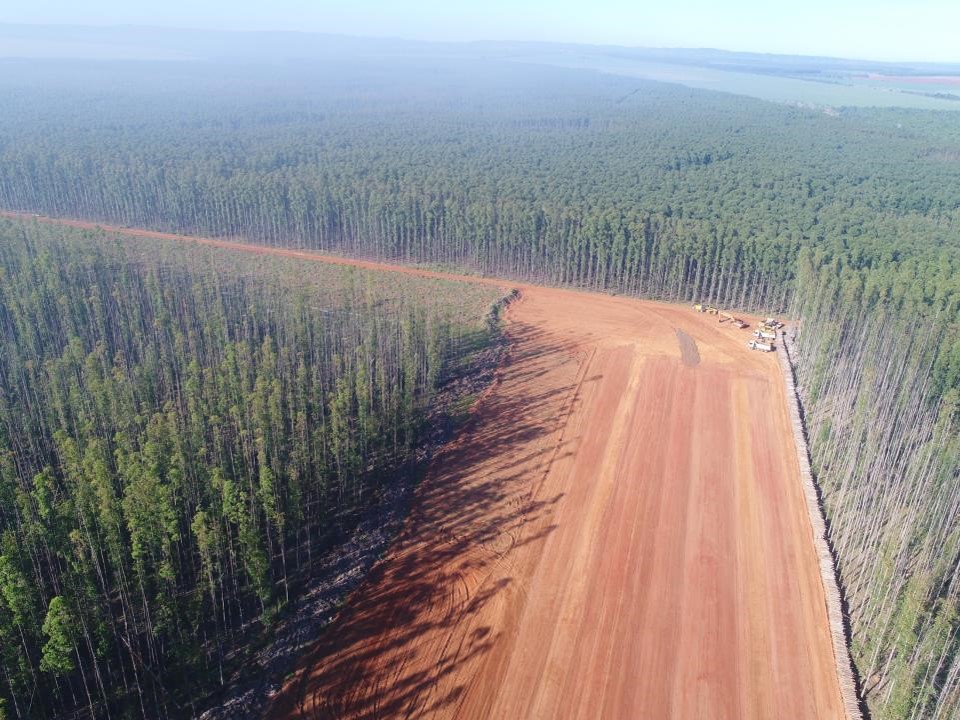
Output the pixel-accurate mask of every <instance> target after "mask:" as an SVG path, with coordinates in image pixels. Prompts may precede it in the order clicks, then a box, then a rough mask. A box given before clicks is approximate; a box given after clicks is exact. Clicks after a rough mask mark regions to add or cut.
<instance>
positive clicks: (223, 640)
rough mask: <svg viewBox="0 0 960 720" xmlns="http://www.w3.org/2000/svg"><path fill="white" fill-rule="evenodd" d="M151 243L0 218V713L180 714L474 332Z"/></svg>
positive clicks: (387, 457)
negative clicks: (87, 235) (141, 244)
mask: <svg viewBox="0 0 960 720" xmlns="http://www.w3.org/2000/svg"><path fill="white" fill-rule="evenodd" d="M64 232H66V237H61V236H60V235H59V234H60V233H64ZM162 245H163V243H159V244H154V245H153V246H152V247H148V248H143V247H140V248H136V247H132V246H124V245H121V244H119V243H113V242H109V241H106V240H102V239H91V238H85V237H82V236H81V235H80V234H79V233H77V232H76V231H72V232H71V231H63V230H59V231H58V230H55V229H46V228H39V227H34V228H27V227H25V226H21V225H16V224H12V223H6V222H2V221H0V278H2V283H0V388H2V392H0V698H4V699H5V701H4V703H3V704H2V705H0V713H2V712H6V713H7V714H8V715H10V716H13V717H54V716H66V715H67V714H69V713H70V712H71V711H73V710H75V709H77V708H87V709H89V711H90V714H91V715H93V716H96V717H106V716H126V715H133V716H138V715H143V716H147V717H157V716H160V717H166V716H171V717H185V716H189V715H191V714H192V711H191V709H190V708H191V707H192V706H191V705H190V702H191V701H192V700H194V699H196V698H197V697H202V696H203V694H204V693H205V692H206V691H208V690H209V689H210V688H211V687H216V686H217V685H218V683H217V678H218V677H219V678H220V679H221V681H222V677H223V672H224V662H225V660H224V656H225V654H226V653H228V652H231V653H233V652H235V651H236V647H235V646H236V642H237V639H238V638H245V637H249V634H246V635H244V632H245V631H246V630H249V627H250V624H251V623H252V622H253V621H258V622H263V623H266V624H269V623H270V620H271V617H272V616H273V615H274V614H275V613H276V612H277V610H278V609H279V608H281V607H283V606H284V605H285V603H286V602H287V601H288V600H289V580H290V577H291V576H292V575H293V574H295V573H296V572H297V571H298V569H300V568H302V567H305V566H306V565H308V564H309V561H310V556H311V553H313V552H314V548H315V547H319V546H320V544H321V542H322V540H323V538H324V537H325V536H327V535H328V534H329V533H330V532H331V530H332V529H334V528H335V527H337V526H338V524H343V523H347V522H348V518H347V517H346V516H347V515H348V514H349V512H350V511H351V510H352V509H354V508H357V507H360V506H362V504H363V503H364V501H365V499H366V496H367V495H368V494H371V493H376V492H378V487H380V483H382V482H385V481H387V480H389V476H390V473H392V472H394V471H395V470H396V468H397V467H398V465H399V464H400V463H402V462H403V461H404V460H405V458H407V457H408V455H409V453H410V451H411V448H413V447H414V445H415V444H416V443H418V442H419V439H420V432H421V418H422V413H423V411H424V409H425V406H426V404H427V403H428V402H429V400H430V397H431V393H432V391H433V388H434V387H435V386H436V384H437V382H438V381H439V380H441V379H442V375H443V374H444V373H445V372H446V371H447V370H448V369H449V368H450V367H452V366H453V365H452V364H455V363H456V362H457V360H458V355H462V353H463V352H466V350H467V349H468V348H469V347H470V343H469V342H468V341H469V337H468V335H469V333H472V332H476V331H480V330H481V329H482V323H481V318H482V310H481V311H480V312H479V313H477V317H476V318H475V320H476V322H474V323H472V324H463V323H460V321H459V320H455V319H454V318H453V317H451V313H446V312H442V311H441V310H440V309H439V306H438V305H433V306H430V305H428V304H425V303H423V302H422V301H420V300H419V299H418V298H417V296H416V294H415V293H409V296H407V295H404V293H402V292H401V291H400V289H399V288H398V287H397V286H396V285H394V286H393V287H390V288H388V287H385V286H383V285H382V284H381V285H377V284H371V283H362V282H350V283H342V286H341V287H339V288H333V289H331V287H330V286H329V284H327V285H326V287H324V286H323V285H322V284H320V283H318V282H317V281H310V280H304V277H303V276H304V273H303V272H302V271H297V270H294V269H291V265H290V263H287V264H286V265H279V266H276V267H273V266H270V265H269V262H268V261H267V262H266V263H265V261H260V260H257V261H255V260H250V259H244V258H239V259H238V258H231V257H230V255H229V254H225V253H223V252H219V253H217V252H213V251H209V250H201V249H189V250H188V249H183V250H173V249H169V248H168V249H166V250H164V249H163V248H162V247H161V246H162ZM264 264H267V266H266V267H264V266H263V265H264ZM312 272H313V273H314V274H315V273H316V270H313V271H312ZM326 272H327V276H326V280H327V283H329V282H331V281H333V282H335V281H336V280H337V278H336V277H335V276H333V275H331V274H330V271H329V270H328V271H326ZM431 289H433V290H437V288H435V287H434V288H431ZM420 291H421V292H422V291H423V289H422V288H421V289H420ZM398 293H399V294H398ZM451 298H453V296H452V294H451ZM456 302H457V301H456V299H452V300H451V304H455V303H456ZM478 307H482V306H480V305H478ZM458 323H459V324H458ZM390 481H392V480H390Z"/></svg>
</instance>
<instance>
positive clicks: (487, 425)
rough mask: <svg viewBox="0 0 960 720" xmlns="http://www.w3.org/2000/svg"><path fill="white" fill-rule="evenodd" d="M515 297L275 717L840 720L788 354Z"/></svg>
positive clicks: (613, 304)
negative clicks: (388, 535) (793, 424)
mask: <svg viewBox="0 0 960 720" xmlns="http://www.w3.org/2000/svg"><path fill="white" fill-rule="evenodd" d="M19 217H21V218H22V217H23V216H19ZM57 222H63V221H57ZM67 224H71V225H75V226H82V227H83V226H85V227H91V228H92V227H95V226H96V225H95V224H91V223H77V222H68V223H67ZM100 227H104V228H105V229H108V230H110V231H112V232H117V233H125V234H132V235H137V236H142V237H164V238H171V239H179V240H191V241H195V242H203V243H207V244H214V245H219V246H224V247H233V248H235V249H237V250H242V251H246V252H260V253H276V254H282V255H291V256H296V257H303V258H305V259H311V260H321V261H323V262H338V263H348V264H351V265H358V266H362V267H367V268H371V269H379V270H390V271H396V272H404V273H415V274H419V275H425V276H431V277H451V278H456V279H461V280H464V281H470V282H489V283H495V284H498V285H503V284H504V282H503V281H500V280H482V279H477V278H471V277H462V278H460V277H457V276H453V275H449V274H446V273H435V272H429V271H422V270H418V269H415V268H410V267H396V266H388V265H382V264H379V263H372V262H364V261H354V260H347V259H343V258H329V257H327V256H319V255H316V254H313V253H308V252H301V251H295V250H283V249H276V248H264V247H260V246H253V245H248V244H244V243H232V242H228V241H219V240H197V239H196V238H185V237H183V236H175V235H169V234H166V233H153V232H149V231H136V230H128V229H120V228H110V227H107V226H102V225H101V226H100ZM519 286H520V287H521V288H522V299H521V300H520V301H519V302H517V303H515V304H513V305H512V306H511V307H510V308H509V310H508V312H507V314H506V320H507V322H506V326H505V328H506V329H505V331H506V333H507V335H508V336H509V340H510V353H509V357H508V360H507V362H506V363H505V364H504V366H503V367H502V368H501V369H500V371H499V373H498V378H497V381H496V383H495V385H494V387H493V388H492V389H491V391H490V392H489V393H488V394H487V395H486V396H485V397H484V399H483V400H482V401H481V402H480V403H479V404H478V406H477V407H476V409H475V411H474V414H473V416H472V418H471V420H470V421H469V423H468V425H467V427H466V428H465V430H464V431H463V432H462V433H461V434H460V435H459V437H458V438H457V439H456V440H455V441H454V442H452V443H450V444H449V445H448V446H446V447H445V448H443V450H442V451H441V452H440V453H439V454H438V455H437V456H436V458H435V459H434V461H433V462H432V465H431V467H430V468H429V470H428V473H427V477H426V478H425V480H424V481H423V483H422V485H421V486H420V487H419V488H418V491H417V497H416V500H415V502H414V505H413V508H412V510H411V514H410V517H409V519H408V521H407V523H406V525H405V527H404V530H403V531H402V533H401V536H400V537H399V538H398V540H397V541H396V543H395V544H394V546H393V548H392V549H391V550H390V551H389V553H388V554H387V556H386V557H385V558H384V559H383V560H382V561H381V562H380V563H378V565H377V566H376V567H375V568H374V570H373V571H372V572H371V575H370V577H369V578H368V579H367V581H366V582H365V583H364V584H363V585H362V586H361V587H360V588H359V589H358V590H357V591H356V592H355V593H354V595H353V596H352V597H351V598H350V599H349V602H348V604H347V607H346V609H345V610H344V611H343V613H342V614H341V616H340V617H339V618H338V620H337V621H336V622H335V623H334V624H333V625H332V626H331V627H330V628H328V629H327V630H326V631H325V632H324V633H323V634H322V636H321V637H319V638H318V639H317V642H316V644H315V645H314V646H313V648H312V649H311V650H309V651H308V652H307V653H306V654H305V655H304V656H303V657H302V659H301V661H300V663H299V667H298V669H297V672H296V674H295V675H294V676H292V677H291V678H290V679H289V680H288V681H287V682H286V684H285V685H284V687H283V688H282V690H281V692H280V693H279V694H278V696H277V697H276V699H275V701H274V703H273V705H272V708H271V716H272V717H274V718H294V717H297V718H300V717H302V718H337V719H340V718H510V719H513V718H544V719H547V718H550V719H553V718H625V719H627V718H629V719H633V718H791V719H799V718H842V717H844V713H843V705H842V702H841V697H840V691H839V686H838V681H837V673H836V668H835V664H834V656H833V649H832V645H831V638H830V633H829V629H828V625H827V614H826V609H825V601H824V593H823V587H822V584H821V580H820V575H819V570H818V564H817V558H816V555H815V552H814V549H813V545H812V542H811V528H810V522H809V519H808V516H807V513H806V508H805V505H804V498H803V495H802V490H801V484H800V479H799V467H798V462H797V458H796V453H795V449H794V444H793V438H792V436H791V430H790V424H789V420H788V413H787V405H786V396H785V390H784V386H783V380H782V377H781V375H780V370H779V368H778V366H777V362H776V359H775V358H774V357H771V356H769V355H765V354H761V353H754V352H751V351H750V350H748V349H747V348H746V346H745V345H746V340H747V337H748V332H747V331H745V330H744V331H740V330H736V329H734V328H732V327H730V326H728V325H727V324H723V325H721V324H718V323H717V321H716V319H715V318H714V317H712V316H704V315H699V314H697V313H694V312H693V311H692V310H690V309H689V308H685V307H678V306H674V305H668V304H663V303H653V302H642V301H638V300H632V299H627V298H617V297H610V296H606V295H599V294H590V293H584V292H577V291H572V290H559V289H552V288H543V287H537V286H531V285H523V284H520V285H519ZM691 343H693V344H694V345H693V346H691ZM694 358H695V359H696V361H694Z"/></svg>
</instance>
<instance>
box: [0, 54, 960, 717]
mask: <svg viewBox="0 0 960 720" xmlns="http://www.w3.org/2000/svg"><path fill="white" fill-rule="evenodd" d="M0 106H2V107H3V108H4V111H3V113H2V114H0V209H3V210H7V211H17V212H21V213H37V214H42V215H45V216H51V217H61V218H76V219H84V220H91V221H99V222H104V223H111V224H115V225H122V226H131V227H137V228H148V229H152V230H159V231H171V232H178V233H184V234H191V235H201V236H207V237H219V238H229V239H233V240H239V241H241V242H251V243H258V244H264V245H271V246H278V247H290V248H306V249H311V250H319V251H324V252H334V253H340V254H345V255H351V256H360V257H366V258H377V259H384V260H390V261H399V262H406V263H419V264H425V265H430V266H445V267H453V268H458V269H460V270H462V271H466V272H470V273H474V274H485V275H493V276H496V277H500V278H505V279H516V280H523V281H532V282H537V283H544V284H551V285H561V286H571V287H577V288H582V289H588V290H594V291H602V292H611V293H620V294H626V295H632V296H638V297H643V298H653V299H658V300H668V301H683V302H691V301H695V302H701V301H702V302H710V303H714V304H717V305H722V306H725V307H728V308H737V309H741V310H745V311H754V312H756V313H764V314H774V313H780V314H783V315H785V316H786V317H789V318H790V319H791V321H792V322H791V325H790V331H789V335H790V343H791V351H792V354H793V358H794V360H795V363H796V368H795V369H796V373H797V377H798V389H799V392H800V395H801V400H802V405H803V410H804V415H805V419H806V423H807V432H808V434H809V442H810V449H811V455H812V462H813V469H814V471H815V474H816V476H817V480H818V482H819V484H820V486H821V490H822V493H823V502H824V506H825V509H826V515H827V518H828V521H829V530H830V540H831V544H832V546H833V550H834V552H835V555H836V560H837V563H838V567H839V571H840V577H841V581H842V587H843V590H844V594H845V600H846V605H847V611H848V613H849V621H850V634H851V641H852V651H853V660H854V663H855V665H856V670H857V674H858V676H859V681H860V693H861V696H862V699H863V703H864V707H865V709H867V710H868V711H869V713H870V714H871V716H872V717H874V718H877V719H878V720H879V719H884V720H886V719H887V718H890V719H893V718H904V719H905V718H917V719H919V718H937V719H941V720H947V719H948V718H953V717H957V716H958V715H960V635H958V633H960V576H958V563H960V522H958V518H960V432H958V431H960V125H958V124H957V123H956V120H955V116H952V115H950V114H949V113H938V112H935V111H921V110H907V109H864V108H858V109H843V110H842V111H840V112H835V113H825V112H823V111H822V110H818V109H815V108H808V107H791V106H787V105H775V104H772V103H766V102H762V101H759V100H752V99H747V98H743V97H738V96H733V95H726V94H721V93H710V92H707V91H700V90H690V89H686V88H682V87H680V86H674V85H668V84H658V83H652V82H646V81H638V80H634V79H630V78H624V77H614V76H608V75H602V74H599V73H593V72H586V71H575V70H560V69H553V68H547V67H538V66H533V65H524V64H506V63H503V64H498V63H496V62H494V61H483V62H480V61H477V62H470V61H467V60H463V59H459V60H450V61H449V62H445V63H443V64H442V65H438V64H436V63H427V62H420V61H416V60H410V59H408V60H405V61H403V62H399V61H397V62H390V63H378V62H376V61H373V60H370V61H351V62H349V63H348V62H341V63H337V62H330V63H327V64H324V65H312V64H311V65H298V64H295V63H290V64H278V65H276V66H268V67H264V66H245V65H237V64H226V63H224V64H216V63H202V64H191V63H169V64H166V63H149V62H144V63H139V64H136V65H131V64H124V63H116V64H110V63H102V64H98V63H89V64H84V63H71V64H69V65H67V64H65V63H59V62H55V61H51V62H46V63H24V64H22V65H21V66H18V72H16V73H3V74H2V75H0ZM344 272H345V271H342V270H338V271H333V270H326V271H322V272H321V271H319V270H317V269H316V268H312V269H310V270H309V271H306V270H303V269H302V268H298V266H297V264H296V263H295V262H294V261H292V260H291V261H287V260H284V261H279V260H276V261H275V260H270V261H267V260H265V259H262V258H261V259H258V260H256V261H254V260H252V259H249V258H248V259H240V258H236V257H234V256H233V255H230V254H229V253H226V252H222V251H215V250H210V249H205V250H201V249H197V248H191V249H184V248H177V247H174V246H173V245H172V244H169V243H165V242H163V241H160V240H157V241H147V240H142V241H139V242H137V243H133V242H132V241H119V240H116V239H111V238H109V237H106V236H103V235H91V234H89V233H83V232H80V231H67V230H54V229H51V228H49V227H45V226H40V225H37V224H31V223H29V222H26V223H20V222H4V223H3V224H2V225H0V278H2V282H0V543H2V545H0V648H2V650H0V652H2V656H0V673H2V675H0V697H2V698H3V703H2V705H0V715H2V714H3V713H6V715H7V716H8V717H45V716H52V715H57V714H63V715H65V714H67V713H68V712H70V711H73V710H77V709H83V708H89V711H90V714H91V715H93V716H101V715H105V714H106V713H108V711H109V714H111V716H116V717H125V716H137V717H138V716H154V715H159V716H164V717H177V716H184V715H189V714H190V713H189V712H188V711H185V710H184V707H186V705H177V704H176V703H189V702H190V701H191V700H192V699H195V698H200V697H203V695H204V692H206V691H208V690H209V687H212V686H214V685H216V683H217V675H218V673H219V672H221V671H220V670H218V666H219V664H220V663H222V662H223V656H224V653H225V652H226V649H228V648H230V647H232V644H233V643H234V642H235V639H234V638H235V635H236V634H237V633H239V632H242V630H243V628H244V627H245V625H246V624H247V623H249V622H250V621H251V620H252V619H257V621H258V622H262V623H264V624H269V623H270V621H271V618H272V617H273V616H274V615H275V614H276V613H278V612H280V611H281V609H282V607H283V606H284V604H285V602H287V601H289V596H288V593H289V587H290V583H288V577H289V576H290V575H291V574H293V573H295V572H296V569H297V568H298V567H300V566H301V565H302V563H304V562H305V555H306V554H308V553H310V552H311V548H313V547H314V546H315V545H316V543H318V542H319V539H320V538H322V537H323V534H324V528H325V526H326V525H327V524H329V523H331V522H335V521H336V518H337V517H339V515H340V513H342V512H343V511H344V509H345V508H350V507H358V506H360V505H362V504H363V503H364V502H365V501H366V498H367V496H368V495H371V494H375V493H376V492H377V487H378V483H380V482H383V481H384V478H386V477H388V476H389V475H390V473H391V472H392V471H394V470H395V469H396V468H397V467H399V466H400V465H402V464H403V462H404V461H405V460H406V459H407V458H408V457H409V456H410V454H411V452H412V449H413V448H415V447H416V446H417V444H418V443H419V442H420V441H421V437H420V434H421V429H422V427H423V423H422V416H423V413H424V412H425V408H427V407H428V406H429V405H430V403H431V399H432V398H433V396H434V391H435V389H436V388H437V387H438V386H440V385H442V383H443V382H444V380H445V378H446V377H448V376H449V374H450V373H451V372H453V369H455V368H457V367H459V365H460V364H461V363H462V361H463V358H464V357H465V356H466V354H467V353H468V352H469V351H470V349H471V348H473V347H474V346H475V343H474V341H473V340H471V338H473V337H474V336H476V335H478V334H480V335H482V334H483V333H484V332H485V330H484V325H483V316H484V313H485V312H486V310H487V309H488V308H489V306H490V304H491V303H493V302H495V301H496V299H497V293H496V292H495V291H494V290H493V289H489V290H484V291H480V290H476V289H472V290H469V291H468V290H462V289H461V290H455V289H451V287H448V286H446V285H444V284H443V283H442V282H441V281H431V282H433V284H432V285H431V286H430V288H429V289H428V290H423V289H422V288H420V289H418V288H417V287H414V286H413V284H409V285H401V286H400V287H395V285H396V282H395V281H391V283H390V284H388V285H384V284H382V283H377V282H374V281H371V280H370V279H369V277H364V276H363V275H362V274H361V275H357V276H350V277H346V276H344ZM318 273H320V275H318ZM323 273H326V274H323ZM404 282H409V283H413V281H412V280H411V281H404ZM418 282H420V281H418ZM423 282H426V281H423ZM471 293H472V294H471ZM429 298H432V300H431V299H429ZM437 298H442V299H441V300H439V301H438V300H437Z"/></svg>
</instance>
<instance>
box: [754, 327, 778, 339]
mask: <svg viewBox="0 0 960 720" xmlns="http://www.w3.org/2000/svg"><path fill="white" fill-rule="evenodd" d="M753 334H754V335H755V336H756V337H758V338H760V339H761V340H776V339H777V334H776V333H774V332H770V331H768V330H763V329H761V330H754V331H753Z"/></svg>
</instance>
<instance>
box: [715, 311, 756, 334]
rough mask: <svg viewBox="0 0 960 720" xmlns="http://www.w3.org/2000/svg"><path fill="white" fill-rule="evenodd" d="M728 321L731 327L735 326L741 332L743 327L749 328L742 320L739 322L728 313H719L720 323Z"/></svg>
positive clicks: (738, 319)
mask: <svg viewBox="0 0 960 720" xmlns="http://www.w3.org/2000/svg"><path fill="white" fill-rule="evenodd" d="M728 320H729V321H730V324H731V325H736V326H737V327H738V328H740V329H741V330H742V329H743V328H745V327H750V326H749V325H747V323H745V322H744V321H743V320H741V319H740V318H737V317H734V316H733V315H731V314H730V313H728V312H722V313H720V322H727V321H728Z"/></svg>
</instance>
